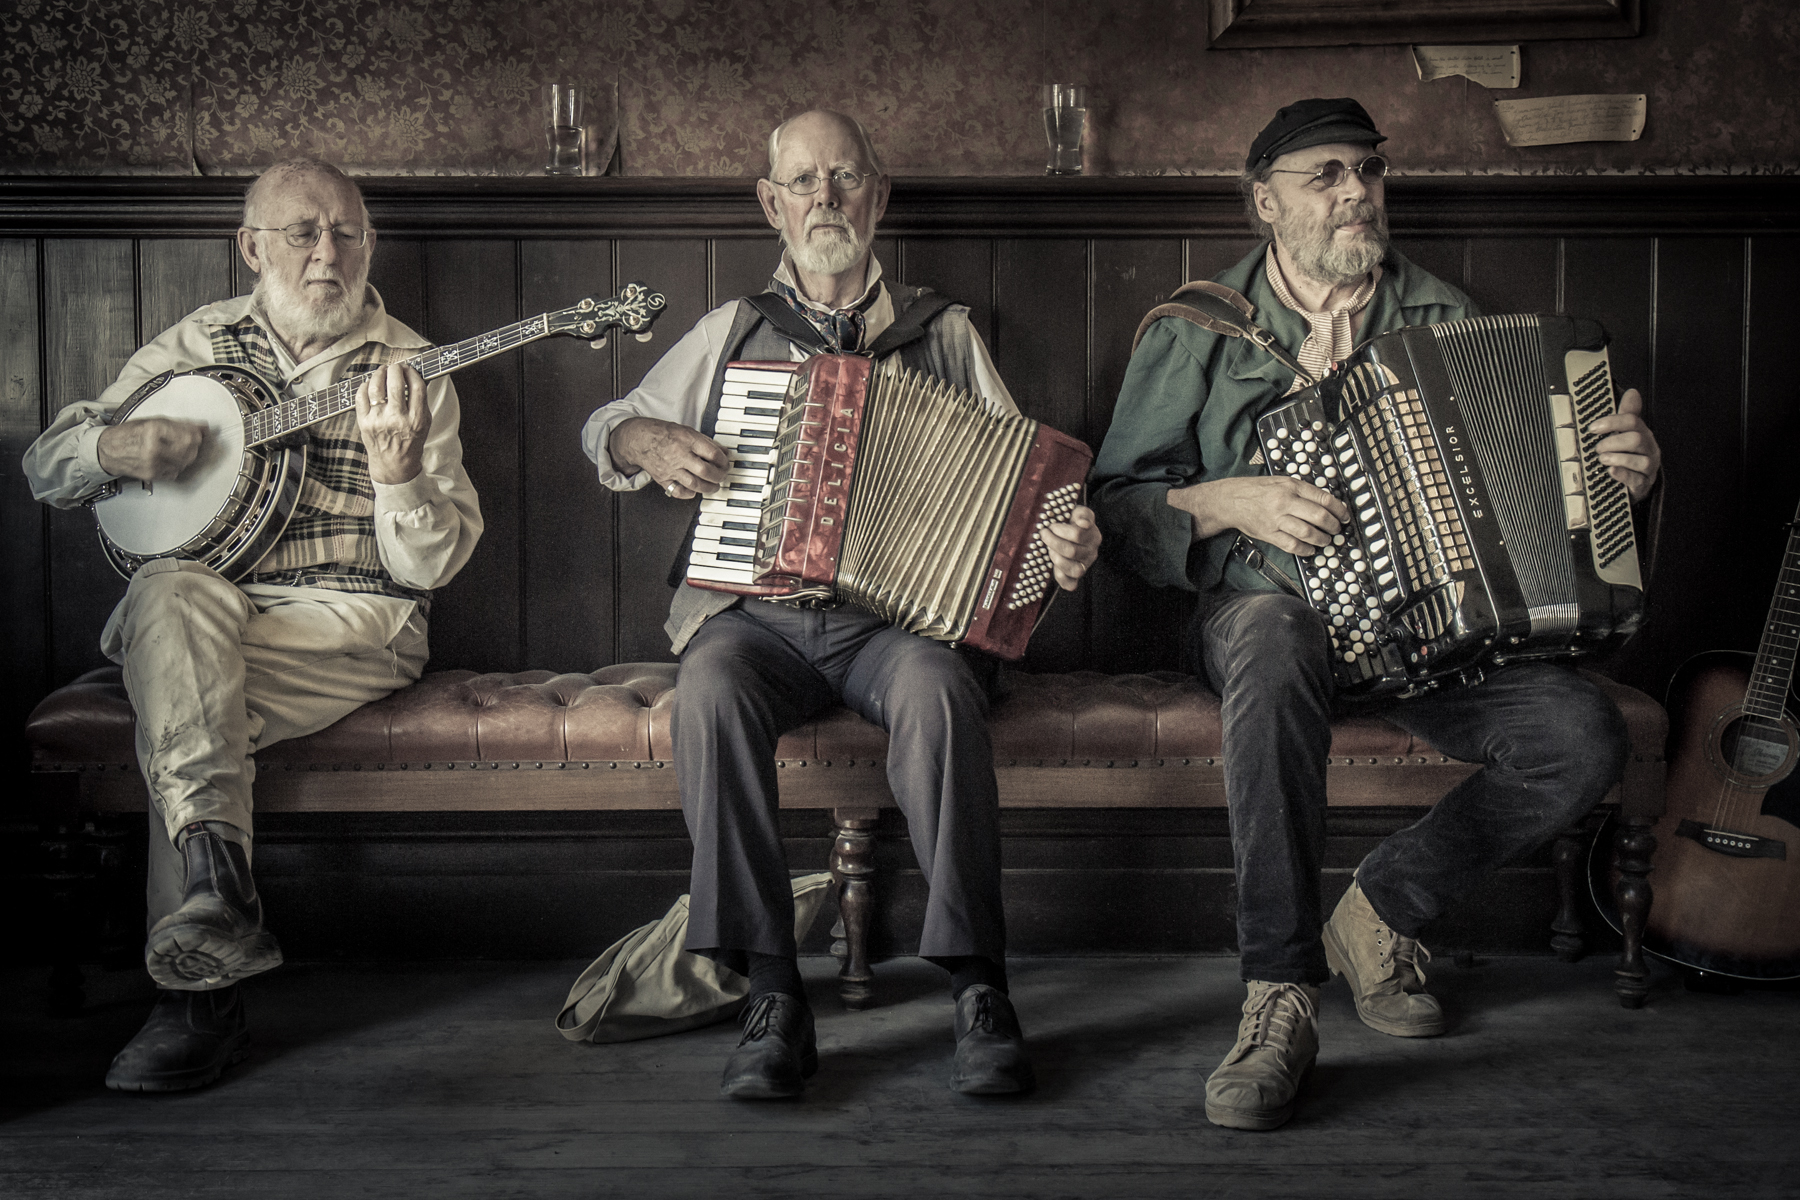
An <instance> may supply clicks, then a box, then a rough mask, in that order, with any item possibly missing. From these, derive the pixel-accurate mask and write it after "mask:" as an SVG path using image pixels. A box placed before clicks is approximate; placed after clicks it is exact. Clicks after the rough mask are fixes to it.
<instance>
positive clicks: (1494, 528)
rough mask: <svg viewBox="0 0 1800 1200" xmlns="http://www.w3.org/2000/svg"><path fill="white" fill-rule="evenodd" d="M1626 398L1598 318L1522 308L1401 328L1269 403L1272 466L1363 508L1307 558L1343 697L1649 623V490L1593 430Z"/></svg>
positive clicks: (1573, 649)
mask: <svg viewBox="0 0 1800 1200" xmlns="http://www.w3.org/2000/svg"><path fill="white" fill-rule="evenodd" d="M1616 410H1617V402H1616V400H1615V398H1614V395H1613V384H1612V374H1611V369H1610V367H1609V365H1608V361H1607V355H1606V333H1605V331H1604V330H1603V329H1601V328H1600V326H1599V325H1598V324H1596V323H1594V322H1592V321H1577V320H1573V319H1571V318H1569V317H1562V316H1529V315H1519V316H1499V317H1480V318H1475V319H1471V320H1466V321H1447V322H1443V323H1441V324H1437V325H1423V326H1415V327H1412V328H1407V329H1401V330H1396V331H1395V332H1393V333H1388V334H1383V335H1381V336H1379V337H1376V338H1373V339H1371V340H1370V341H1369V342H1367V343H1365V344H1364V345H1363V346H1362V347H1360V348H1359V349H1358V350H1357V351H1356V352H1355V353H1354V354H1352V355H1351V357H1350V358H1349V360H1348V361H1346V362H1345V363H1344V364H1343V365H1342V366H1341V367H1339V369H1338V370H1337V371H1335V372H1333V373H1332V374H1331V375H1330V376H1329V377H1327V378H1326V379H1325V380H1323V381H1321V382H1320V383H1319V384H1317V385H1315V386H1313V387H1310V388H1306V389H1305V390H1303V391H1300V392H1297V393H1295V396H1294V398H1293V399H1292V400H1291V401H1290V402H1288V403H1286V404H1284V405H1282V406H1281V407H1279V408H1276V409H1274V410H1272V411H1271V412H1269V413H1268V414H1266V415H1265V416H1263V417H1262V419H1261V420H1260V421H1259V422H1258V423H1257V434H1258V437H1259V438H1260V439H1261V445H1262V449H1263V453H1264V456H1265V458H1266V462H1267V466H1268V469H1269V471H1270V472H1272V473H1275V474H1287V475H1290V476H1293V477H1294V478H1297V479H1301V480H1304V481H1306V482H1308V483H1312V484H1314V485H1315V486H1317V487H1321V488H1324V489H1326V490H1328V491H1330V492H1332V493H1334V494H1335V495H1337V496H1338V497H1339V498H1340V499H1341V500H1343V501H1344V503H1345V504H1347V505H1348V506H1349V507H1350V511H1351V519H1350V523H1349V525H1347V526H1346V527H1345V528H1344V530H1343V531H1342V532H1341V533H1339V534H1338V535H1337V536H1336V537H1335V538H1334V539H1333V542H1332V544H1331V545H1329V546H1327V547H1325V548H1324V549H1323V550H1322V551H1320V552H1319V553H1318V554H1315V555H1312V556H1310V557H1308V558H1303V559H1300V560H1299V565H1300V569H1301V575H1302V578H1301V580H1300V581H1299V582H1300V584H1301V586H1302V588H1303V589H1304V591H1305V593H1306V596H1307V599H1309V600H1310V601H1311V602H1312V605H1313V607H1314V608H1315V609H1317V610H1318V611H1319V613H1320V614H1321V615H1322V616H1324V617H1325V620H1326V625H1327V629H1328V634H1329V637H1330V639H1331V649H1332V658H1333V668H1334V672H1335V675H1336V680H1337V685H1338V690H1339V691H1340V692H1344V693H1346V694H1351V695H1355V694H1361V695H1369V696H1373V695H1382V694H1393V693H1400V694H1406V693H1409V692H1413V691H1417V690H1419V689H1420V688H1423V687H1429V686H1435V685H1436V684H1437V683H1440V682H1443V681H1445V680H1448V679H1461V680H1464V681H1471V682H1472V681H1474V680H1476V679H1478V678H1479V676H1480V672H1481V671H1482V670H1484V669H1486V668H1489V667H1496V666H1504V665H1505V664H1507V663H1511V662H1522V661H1527V660H1532V659H1566V658H1577V657H1581V656H1584V655H1588V654H1593V653H1597V652H1600V651H1602V650H1608V649H1611V648H1613V647H1615V646H1617V645H1619V644H1620V643H1621V642H1623V641H1624V640H1625V639H1626V638H1627V637H1629V636H1630V635H1631V634H1632V633H1634V632H1635V631H1636V630H1637V628H1638V625H1639V623H1640V622H1641V620H1642V617H1643V608H1644V591H1643V581H1642V579H1641V578H1640V576H1639V571H1638V558H1637V544H1636V538H1635V534H1634V532H1633V528H1632V520H1631V500H1630V496H1629V495H1628V494H1627V493H1626V491H1625V487H1624V485H1623V484H1621V483H1620V482H1619V481H1618V480H1616V479H1614V478H1613V477H1612V475H1611V473H1610V472H1609V471H1608V469H1607V467H1606V466H1605V465H1604V464H1602V463H1601V462H1600V458H1599V452H1598V450H1597V449H1596V446H1597V444H1598V443H1599V442H1600V440H1601V439H1602V437H1603V436H1604V435H1602V434H1597V433H1595V432H1593V429H1592V426H1593V424H1594V422H1595V421H1597V420H1599V419H1600V418H1601V417H1604V416H1608V415H1610V414H1611V413H1613V412H1615V411H1616Z"/></svg>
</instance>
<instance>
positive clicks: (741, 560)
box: [688, 355, 1093, 659]
mask: <svg viewBox="0 0 1800 1200" xmlns="http://www.w3.org/2000/svg"><path fill="white" fill-rule="evenodd" d="M783 383H785V387H781V386H780V385H781V384H783ZM776 396H779V397H780V399H779V403H775V402H774V401H773V399H772V398H773V397H776ZM752 410H756V411H752ZM772 413H778V415H775V416H771V414H772ZM714 436H715V439H716V440H718V441H719V442H720V444H721V445H724V446H726V448H727V449H728V450H730V451H731V452H732V455H733V461H734V469H733V472H732V476H733V477H732V479H731V480H730V481H729V482H728V488H727V490H726V494H724V495H721V496H718V497H709V498H707V499H706V500H703V501H702V504H701V517H700V520H701V523H702V524H701V527H700V530H699V531H698V532H697V535H696V538H695V542H694V550H693V554H692V556H691V557H690V559H689V570H688V582H690V583H692V584H694V585H695V586H697V587H710V588H715V589H718V590H723V591H734V592H742V593H744V594H749V595H763V596H775V597H788V598H819V599H828V600H835V601H839V602H842V603H846V604H849V605H852V606H853V607H856V608H859V609H862V610H864V611H867V612H871V613H874V614H875V615H877V616H880V617H882V618H883V619H885V620H888V621H890V622H892V623H893V624H895V625H897V626H899V627H900V628H902V629H906V630H909V631H911V632H913V633H918V634H921V635H923V636H925V637H930V638H934V639H937V640H939V641H944V642H953V643H959V644H963V645H967V646H970V647H972V648H974V649H977V650H982V651H985V652H987V653H989V654H993V655H995V656H997V657H1000V658H1007V659H1016V658H1019V657H1020V656H1022V655H1023V654H1024V652H1025V645H1026V642H1027V641H1028V640H1029V638H1030V636H1031V631H1032V629H1033V628H1034V627H1035V625H1036V624H1037V620H1038V617H1039V615H1040V613H1041V612H1042V609H1043V607H1044V605H1045V604H1046V603H1047V602H1048V599H1049V596H1050V592H1051V589H1052V588H1053V587H1054V586H1055V581H1054V579H1053V578H1052V575H1051V567H1050V554H1049V549H1048V547H1046V546H1045V545H1044V543H1043V541H1042V540H1041V539H1040V538H1039V537H1038V536H1037V535H1038V531H1039V530H1040V529H1042V528H1043V527H1044V526H1045V525H1046V524H1049V523H1052V522H1055V521H1061V520H1065V519H1067V517H1068V516H1069V514H1070V512H1071V511H1072V510H1073V509H1074V507H1075V506H1076V505H1077V504H1079V503H1080V502H1081V497H1082V481H1083V480H1084V479H1085V478H1086V476H1087V470H1088V466H1089V464H1090V463H1091V461H1092V458H1093V454H1092V452H1091V451H1090V450H1089V449H1088V448H1087V446H1086V445H1084V444H1083V443H1081V442H1079V441H1077V440H1075V439H1074V438H1071V437H1068V436H1067V435H1065V434H1062V433H1058V432H1057V431H1056V430H1054V429H1050V428H1048V427H1047V426H1044V425H1040V424H1039V423H1038V422H1036V421H1033V420H1030V419H1028V418H1025V417H1019V416H998V415H995V414H994V413H992V412H990V411H989V410H988V408H987V406H986V405H985V404H984V403H983V402H982V401H981V400H980V399H979V398H978V397H976V396H973V395H971V394H970V393H968V392H965V391H961V390H959V389H957V388H955V387H952V386H950V385H949V384H947V383H944V382H943V381H941V380H937V379H933V378H931V377H930V376H927V375H923V374H920V373H918V372H914V371H906V370H884V369H882V368H878V367H876V366H875V365H874V364H873V363H872V362H871V361H870V360H869V359H866V358H861V357H858V356H854V355H818V356H816V357H814V358H811V359H809V360H807V361H806V362H804V363H801V364H798V365H792V364H786V363H732V364H729V366H728V368H727V372H726V394H725V396H724V398H723V399H722V401H721V407H720V413H719V419H718V421H717V424H716V431H715V435H714ZM752 513H755V514H756V517H755V526H756V528H755V532H754V535H753V536H752V535H751V533H750V530H749V529H748V528H747V527H748V525H749V524H750V520H749V518H750V516H751V514H752ZM709 521H716V522H717V523H718V524H717V526H716V528H717V530H718V532H717V533H714V532H713V531H712V529H709V528H708V524H707V523H708V522H709Z"/></svg>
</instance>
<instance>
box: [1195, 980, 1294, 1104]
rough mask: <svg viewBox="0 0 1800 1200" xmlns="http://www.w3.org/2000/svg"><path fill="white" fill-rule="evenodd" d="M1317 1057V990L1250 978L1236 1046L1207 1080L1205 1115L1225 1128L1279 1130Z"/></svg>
mask: <svg viewBox="0 0 1800 1200" xmlns="http://www.w3.org/2000/svg"><path fill="white" fill-rule="evenodd" d="M1318 1057H1319V989H1318V988H1316V987H1314V986H1313V985H1312V984H1310V983H1266V982H1264V981H1263V980H1260V979H1253V980H1251V981H1250V995H1249V997H1248V998H1247V999H1246V1000H1245V1001H1244V1019H1243V1020H1241V1021H1239V1022H1238V1040H1237V1045H1235V1046H1233V1047H1232V1048H1231V1053H1230V1054H1227V1055H1226V1056H1225V1061H1224V1062H1222V1063H1220V1064H1219V1069H1218V1070H1216V1071H1214V1072H1213V1073H1212V1076H1211V1078H1209V1079H1208V1080H1207V1081H1206V1119H1207V1120H1209V1121H1211V1122H1212V1123H1213V1124H1214V1125H1223V1126H1225V1127H1226V1128H1227V1129H1278V1128H1280V1127H1281V1126H1283V1125H1285V1124H1287V1122H1288V1118H1290V1117H1292V1116H1293V1115H1294V1104H1295V1102H1296V1100H1297V1098H1298V1097H1299V1095H1300V1081H1301V1080H1302V1079H1304V1078H1305V1077H1306V1073H1307V1072H1308V1071H1309V1070H1311V1069H1312V1065H1313V1060H1314V1059H1316V1058H1318Z"/></svg>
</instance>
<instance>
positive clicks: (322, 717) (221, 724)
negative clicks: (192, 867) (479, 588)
mask: <svg viewBox="0 0 1800 1200" xmlns="http://www.w3.org/2000/svg"><path fill="white" fill-rule="evenodd" d="M100 648H101V650H102V651H103V652H104V653H105V654H106V656H107V657H108V658H111V659H112V660H113V661H114V662H116V663H118V664H120V665H121V666H122V667H124V669H125V690H126V691H127V692H128V693H129V694H130V696H131V706H132V709H133V711H134V712H135V713H136V715H137V753H138V764H139V766H140V767H141V768H142V770H143V772H144V782H145V784H146V785H147V787H148V788H149V792H150V807H151V813H152V815H153V817H156V818H159V819H160V821H161V824H162V827H163V830H164V832H165V834H166V836H164V837H152V838H151V839H150V881H149V893H150V896H149V898H150V922H151V923H152V924H154V923H155V922H156V921H157V920H158V919H159V918H160V917H162V916H163V915H164V914H166V913H169V912H173V911H174V910H175V909H176V908H177V907H179V906H180V904H181V891H182V885H183V874H184V871H183V867H182V862H181V858H180V855H179V854H178V853H176V851H175V848H174V841H173V839H174V837H175V835H176V834H177V833H178V832H179V831H180V830H181V829H182V828H183V827H184V826H186V825H189V824H191V823H193V822H195V821H224V822H226V823H227V824H229V825H232V826H235V827H236V828H237V829H240V830H242V831H243V833H244V840H245V843H246V848H247V847H248V843H249V838H250V836H251V834H252V833H253V831H254V822H253V819H252V816H251V813H252V806H251V799H250V790H251V783H252V782H253V780H254V779H255V776H256V766H255V763H254V761H253V760H252V757H251V756H252V755H254V754H255V753H256V751H257V750H258V749H260V748H261V747H264V746H268V745H272V744H273V743H275V742H279V741H282V740H284V739H286V738H295V737H302V736H304V735H306V734H309V733H314V732H317V731H318V730H320V729H323V728H325V727H326V726H327V725H330V724H331V723H333V722H334V721H336V720H338V719H339V718H340V717H343V716H344V715H345V714H346V713H349V712H351V711H353V710H355V709H357V708H360V707H361V706H362V705H364V704H367V703H369V702H370V701H372V700H379V699H381V698H382V697H383V696H386V695H387V694H388V693H390V692H392V691H394V690H396V689H398V688H401V687H404V686H406V685H407V684H409V683H411V682H412V681H414V680H415V679H417V678H418V677H419V673H420V672H421V671H422V670H424V667H425V658H426V638H425V617H424V614H423V613H422V612H421V611H420V610H419V606H418V605H416V604H414V603H413V602H412V601H410V600H400V599H396V598H394V597H391V596H369V595H361V594H353V593H345V592H333V591H327V590H325V589H322V588H290V587H274V586H269V585H264V584H250V585H248V586H246V587H241V588H240V587H238V586H237V585H235V584H232V583H230V582H228V581H227V580H226V579H225V578H224V577H223V576H221V575H219V574H218V573H217V572H215V571H212V570H210V569H208V568H206V567H203V566H201V565H200V564H198V563H191V562H181V561H178V560H175V559H158V560H156V561H154V562H150V563H146V564H145V565H144V566H143V567H142V568H140V569H139V571H138V572H137V574H136V575H134V576H132V580H131V586H130V587H129V588H128V589H127V590H126V593H125V599H124V600H122V601H120V602H119V606H118V607H117V608H116V609H114V610H113V614H112V617H111V619H110V620H108V621H107V623H106V629H105V631H104V632H103V633H102V634H101V638H100ZM154 824H155V822H154V821H153V822H152V825H153V827H154Z"/></svg>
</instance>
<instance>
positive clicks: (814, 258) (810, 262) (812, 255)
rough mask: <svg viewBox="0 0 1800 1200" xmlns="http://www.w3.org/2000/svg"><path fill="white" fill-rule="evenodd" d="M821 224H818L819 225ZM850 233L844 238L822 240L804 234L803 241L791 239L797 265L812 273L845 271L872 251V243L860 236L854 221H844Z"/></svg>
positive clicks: (790, 250)
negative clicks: (815, 239)
mask: <svg viewBox="0 0 1800 1200" xmlns="http://www.w3.org/2000/svg"><path fill="white" fill-rule="evenodd" d="M815 228H817V226H815ZM837 228H839V229H842V230H843V231H844V233H845V234H846V236H845V237H841V238H826V239H825V240H824V241H822V242H815V241H812V240H811V239H810V238H806V237H804V236H803V237H802V238H801V240H800V241H799V242H792V241H788V239H787V238H786V237H785V236H784V237H783V238H782V241H784V242H787V248H788V254H789V255H791V256H792V257H793V260H794V265H795V266H796V267H799V268H800V269H801V270H802V271H805V272H807V273H808V274H812V275H841V274H843V273H844V272H845V271H848V270H849V269H850V268H851V267H854V266H855V265H856V264H857V263H858V262H860V261H862V257H863V255H864V254H866V253H868V250H869V243H868V242H866V241H864V240H863V239H862V238H860V237H858V236H857V233H856V230H855V229H854V228H853V227H851V226H850V225H840V226H837Z"/></svg>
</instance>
